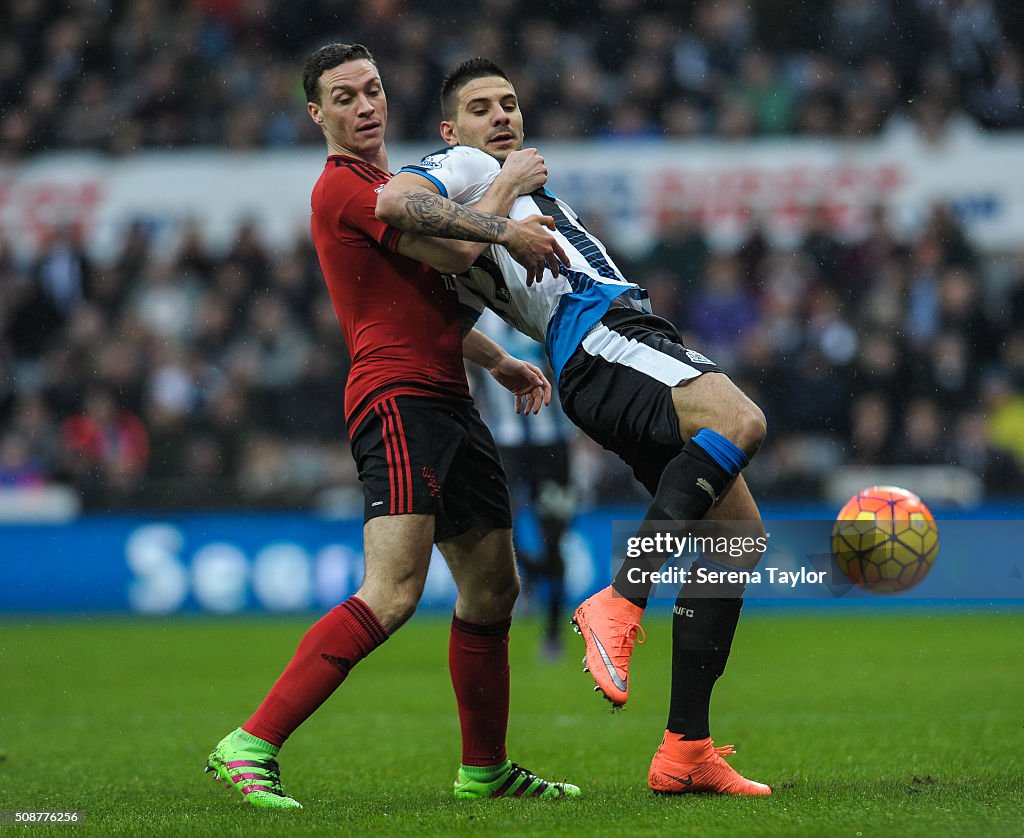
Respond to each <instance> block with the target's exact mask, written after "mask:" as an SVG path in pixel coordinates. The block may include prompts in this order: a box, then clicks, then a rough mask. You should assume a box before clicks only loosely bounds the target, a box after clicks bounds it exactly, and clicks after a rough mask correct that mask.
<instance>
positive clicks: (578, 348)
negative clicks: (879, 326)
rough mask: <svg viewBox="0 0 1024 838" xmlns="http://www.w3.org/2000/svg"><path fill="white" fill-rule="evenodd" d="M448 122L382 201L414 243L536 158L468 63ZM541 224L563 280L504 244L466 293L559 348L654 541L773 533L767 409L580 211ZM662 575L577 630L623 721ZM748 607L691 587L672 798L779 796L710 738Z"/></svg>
mask: <svg viewBox="0 0 1024 838" xmlns="http://www.w3.org/2000/svg"><path fill="white" fill-rule="evenodd" d="M441 108H442V116H443V121H442V122H441V136H442V138H443V139H444V141H445V142H446V143H447V144H448V148H446V149H444V150H443V151H440V152H438V153H436V154H432V155H428V156H427V157H425V158H424V159H423V160H422V161H421V162H420V163H419V164H416V165H410V166H406V167H404V168H403V169H402V170H401V171H400V172H399V173H398V174H397V175H396V177H395V178H393V179H392V180H391V181H390V182H389V184H388V185H387V186H386V187H385V188H384V189H383V190H382V192H381V195H380V199H379V200H378V204H377V215H378V217H379V218H381V219H382V220H386V221H388V222H389V223H391V224H393V225H395V226H396V227H400V228H401V229H404V230H407V231H410V232H417V233H421V234H425V235H437V236H446V235H448V233H446V232H445V231H444V228H445V226H446V223H445V219H446V218H447V216H448V214H450V213H452V212H453V211H454V209H453V207H454V206H457V205H462V204H465V205H470V206H471V205H474V204H476V205H477V206H479V204H477V202H478V201H479V199H480V197H481V196H482V195H483V194H484V193H485V192H486V190H487V189H488V187H489V185H490V183H491V182H492V181H493V180H494V179H495V178H496V177H498V176H499V174H500V172H501V171H502V169H503V166H504V165H509V164H510V163H511V164H515V163H517V162H518V155H520V154H533V153H536V150H535V149H527V150H523V116H522V113H521V111H520V108H519V101H518V99H517V97H516V94H515V89H514V88H513V86H512V84H511V82H510V81H509V79H508V77H507V76H506V75H505V73H504V72H503V71H502V70H501V69H500V68H499V67H497V66H496V65H495V64H493V63H492V62H490V61H488V60H486V59H482V58H478V59H473V60H470V61H467V62H464V63H463V64H462V65H460V66H459V67H458V68H456V69H455V70H454V71H453V72H452V73H450V74H449V75H448V77H447V78H446V79H445V82H444V84H443V86H442V90H441ZM536 213H542V214H544V215H547V216H551V217H552V218H554V219H555V226H556V233H555V236H556V238H557V239H558V240H559V242H560V244H561V246H562V249H563V251H564V253H565V254H566V255H567V257H568V258H567V259H565V260H562V264H561V265H560V266H559V268H558V273H557V275H552V276H551V277H547V276H545V277H544V278H543V279H542V281H540V282H538V283H535V282H534V280H535V279H536V277H535V276H532V275H530V274H529V273H528V272H527V271H524V270H522V269H520V267H518V266H517V264H516V261H515V260H514V259H513V258H511V257H510V255H509V253H508V252H507V250H506V249H505V248H502V247H501V246H500V242H498V241H497V239H496V238H493V239H492V240H491V241H492V242H493V246H492V247H490V248H489V249H488V251H487V252H486V253H485V254H484V256H483V257H482V258H481V259H480V260H478V261H477V263H476V264H475V265H474V267H473V268H472V269H471V270H470V271H468V272H467V273H466V274H463V275H462V276H460V277H459V281H460V283H461V284H462V285H463V287H464V288H465V289H467V290H469V291H470V292H471V294H472V298H475V300H476V303H477V306H478V307H479V306H483V305H486V306H488V307H490V308H492V309H493V310H494V311H495V312H496V313H497V314H499V315H500V316H501V317H503V318H504V319H505V320H506V321H507V322H508V323H510V324H512V325H513V326H515V327H516V328H517V329H519V330H520V331H522V332H523V333H524V334H527V335H529V336H530V337H532V338H534V339H535V340H538V341H540V342H543V343H544V344H545V346H546V348H547V352H548V357H549V359H550V362H551V366H552V369H553V370H554V372H555V376H556V379H557V385H558V392H559V395H560V397H561V401H562V406H563V408H564V409H565V412H566V414H567V415H568V416H569V418H570V419H571V420H572V421H573V422H574V423H575V424H576V425H577V426H578V427H579V428H580V429H581V430H583V431H584V432H585V433H586V434H588V435H589V436H590V437H591V438H593V439H594V440H595V441H597V442H598V443H600V444H601V445H603V446H604V447H605V448H607V449H608V450H611V451H614V452H615V453H616V454H618V455H619V456H620V457H621V458H622V459H623V460H624V461H625V462H626V463H628V464H629V465H630V466H631V467H632V469H633V472H634V474H635V475H636V477H637V479H638V480H639V481H640V482H641V483H643V484H644V486H645V487H646V488H647V489H648V491H650V493H651V495H652V503H651V505H650V507H649V509H648V512H647V515H646V518H645V521H644V524H643V525H642V529H641V531H645V530H646V531H652V532H653V531H654V530H655V529H656V523H655V522H658V521H696V520H700V519H703V518H705V517H708V518H713V519H718V520H722V521H742V522H747V523H748V524H749V526H748V527H747V528H746V529H745V530H744V532H745V533H746V534H750V533H752V532H753V531H754V530H756V532H755V533H754V534H756V533H759V532H761V518H760V514H759V512H758V509H757V505H756V504H755V502H754V500H753V498H752V496H751V494H750V491H749V489H748V488H747V485H746V482H745V481H744V479H743V476H742V474H741V471H742V469H743V468H744V467H745V466H746V465H747V464H748V463H749V461H750V457H752V456H753V455H754V454H755V453H756V452H757V449H758V448H759V446H760V444H761V442H762V440H763V439H764V434H765V420H764V415H763V414H762V412H761V410H760V409H759V408H758V407H757V406H756V405H755V404H754V403H753V402H752V401H751V400H750V399H749V398H748V397H747V396H746V395H744V394H743V393H742V392H741V391H740V389H739V388H738V387H736V385H735V384H734V383H733V382H732V381H731V380H730V379H729V377H728V376H727V375H724V374H722V373H723V371H722V370H721V369H720V368H719V367H718V366H717V365H716V364H715V363H714V362H713V361H711V360H710V359H708V358H706V357H705V356H704V355H702V354H701V353H699V352H697V351H695V350H693V349H690V348H687V347H685V346H683V344H682V341H681V339H680V337H679V334H678V332H677V331H676V329H675V327H674V326H672V324H671V323H669V322H668V321H666V320H663V319H662V318H659V317H656V316H655V315H653V314H652V313H651V312H650V308H649V306H648V304H647V300H646V293H645V292H644V291H643V289H641V288H640V287H638V286H637V285H636V284H635V283H632V282H630V281H629V280H628V279H626V278H625V277H624V276H623V274H622V272H621V271H620V270H619V268H618V267H617V266H616V264H615V262H614V260H613V259H612V258H611V256H610V255H609V254H608V251H607V250H606V248H605V247H604V245H603V244H602V243H601V242H600V241H599V240H598V239H597V238H596V237H595V236H594V235H593V234H591V233H590V232H589V231H588V230H587V229H586V227H585V226H584V225H583V224H582V223H581V222H580V220H579V218H578V217H577V216H576V213H575V212H574V211H573V210H572V208H571V207H569V206H568V205H567V204H566V203H565V202H564V201H561V200H560V199H559V198H557V197H556V196H555V195H553V194H552V193H551V192H550V191H549V190H548V189H546V188H540V189H537V190H535V191H533V192H531V193H530V194H528V195H524V196H522V197H520V198H519V199H518V200H516V202H515V204H514V205H513V207H512V210H511V212H510V217H511V218H512V219H524V218H527V217H530V216H532V215H534V214H536ZM759 560H760V554H757V553H749V554H746V555H744V556H743V557H741V558H739V559H737V558H733V557H722V556H709V555H705V556H703V557H701V558H700V559H698V560H697V562H696V563H695V565H697V566H698V567H700V566H702V567H704V568H705V569H707V570H717V571H729V570H743V569H749V568H750V567H753V566H754V565H756V563H757V562H758V561H759ZM662 561H663V557H661V556H654V555H646V556H644V557H642V558H640V559H636V560H633V561H628V560H627V561H626V562H625V563H624V564H623V565H622V566H621V568H620V570H619V571H618V573H617V574H616V577H615V579H614V581H613V582H612V584H611V586H609V587H608V588H606V589H604V590H603V591H600V592H599V593H598V594H595V595H594V596H593V597H591V598H590V599H588V600H586V601H585V602H584V603H582V604H581V605H580V607H579V608H578V609H577V610H576V613H575V616H574V622H575V623H576V626H577V628H578V630H579V631H580V633H581V634H582V635H583V639H584V641H585V643H586V658H585V662H586V665H587V668H588V670H589V671H590V672H591V674H592V675H593V677H594V680H595V681H596V684H597V688H598V689H599V690H600V691H601V692H603V693H604V695H605V696H606V697H607V698H608V699H609V700H610V701H611V702H612V703H613V704H614V705H616V706H621V705H623V704H625V703H626V701H627V699H628V696H629V692H628V690H629V661H630V656H631V654H632V651H633V646H634V642H635V639H636V638H637V636H638V635H639V634H640V632H641V629H640V620H641V618H642V616H643V610H644V608H645V607H646V605H647V598H648V596H649V594H650V588H651V586H650V585H649V584H644V583H641V584H637V583H635V582H633V581H631V580H630V579H629V577H628V574H629V571H630V570H631V569H642V570H652V569H656V568H657V567H658V566H660V565H661V563H662ZM695 570H696V568H695ZM697 575H698V574H697V573H694V574H693V576H695V577H696V576H697ZM742 594H743V586H742V585H734V584H724V583H723V584H720V585H714V586H711V585H706V584H704V585H699V584H689V585H686V586H684V587H683V589H682V591H681V592H680V595H679V598H678V599H677V601H676V604H675V607H674V609H673V629H672V637H673V656H672V690H671V697H670V702H669V713H668V721H667V724H666V729H665V732H664V735H663V737H662V741H661V745H660V746H659V748H658V749H657V752H656V753H655V755H654V759H653V760H652V763H651V768H650V772H649V775H648V783H649V785H650V787H651V789H652V790H654V791H655V792H657V793H662V794H683V793H693V792H716V793H721V794H737V795H767V794H771V789H770V788H769V787H768V786H767V785H764V784H763V783H757V782H754V781H751V780H748V779H746V778H745V777H742V776H741V775H740V774H739V773H737V772H736V771H735V770H734V769H733V768H732V767H731V766H730V765H729V764H728V763H727V762H726V761H725V760H724V759H723V757H724V756H726V755H727V754H730V753H732V748H731V746H720V747H717V748H716V747H715V746H714V743H713V742H712V739H711V733H710V722H709V713H710V702H711V692H712V689H713V687H714V684H715V681H716V680H717V679H718V677H719V676H720V675H721V674H722V672H723V671H724V669H725V665H726V661H727V660H728V657H729V651H730V649H731V645H732V638H733V635H734V632H735V630H736V625H737V622H738V620H739V615H740V610H741V608H742V603H743V600H742ZM641 637H642V635H641Z"/></svg>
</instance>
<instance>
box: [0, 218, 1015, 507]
mask: <svg viewBox="0 0 1024 838" xmlns="http://www.w3.org/2000/svg"><path fill="white" fill-rule="evenodd" d="M621 261H623V260H620V262H621ZM623 266H624V268H625V269H626V271H627V275H629V276H632V277H635V278H636V280H637V281H638V282H640V283H641V284H643V285H645V286H646V287H647V288H648V289H649V290H650V293H651V299H652V303H653V305H654V308H655V310H656V311H658V312H659V313H661V314H663V315H664V316H666V317H668V318H670V319H672V320H673V321H674V322H676V323H677V324H679V325H680V327H681V329H682V330H683V332H684V334H685V335H686V336H687V341H688V343H689V345H691V346H694V347H696V348H698V349H699V350H700V351H702V352H704V353H705V354H707V355H709V356H710V357H712V358H713V359H715V360H716V361H718V362H719V363H720V364H721V365H722V366H723V367H725V368H726V369H727V370H729V371H730V372H731V373H732V374H733V375H734V377H735V378H736V379H737V381H738V382H739V383H740V384H741V386H743V387H744V389H746V390H747V391H748V392H749V393H750V394H751V395H752V396H753V397H754V398H755V399H756V400H757V401H758V403H759V404H760V405H761V406H762V407H763V408H764V410H765V413H766V414H767V417H768V423H769V437H768V441H767V442H766V444H765V447H764V448H763V450H762V451H761V453H760V454H759V456H758V457H757V458H755V460H754V463H753V464H752V466H751V467H750V469H749V470H748V472H747V473H748V479H749V480H750V481H751V483H752V484H753V486H754V488H755V489H756V491H758V492H760V493H763V495H764V496H765V497H771V498H774V499H778V498H784V497H789V496H794V497H816V496H820V494H821V492H822V488H823V486H824V483H825V481H826V480H827V478H828V476H829V474H830V473H832V472H833V471H835V469H836V468H837V467H838V466H840V465H843V464H846V463H852V464H866V465H874V464H882V465H884V464H921V465H924V464H943V463H950V464H956V465H961V466H964V467H965V468H967V469H970V470H971V471H973V472H974V473H976V474H977V475H979V477H981V478H982V480H983V481H984V483H985V486H986V489H987V491H988V492H989V494H991V495H1000V494H1012V493H1022V492H1024V251H1022V253H1021V254H1020V255H1019V256H1018V258H1017V259H1016V261H1015V262H1013V263H1007V264H1006V265H1005V266H1004V270H1002V271H993V270H991V268H990V266H988V265H986V264H985V263H983V262H982V261H981V260H980V259H979V258H978V256H977V254H976V253H975V252H974V250H973V248H972V247H971V245H970V242H969V241H967V240H966V239H965V237H964V235H963V234H962V232H961V230H960V228H959V227H958V225H957V224H956V223H955V221H954V220H953V219H952V217H951V216H950V215H949V214H947V213H946V212H945V211H943V210H936V211H935V212H934V214H933V216H932V217H931V219H930V221H929V223H928V224H927V225H926V227H925V229H924V230H923V232H922V233H921V234H920V235H919V236H918V237H917V238H915V239H914V240H913V241H909V242H903V241H897V240H896V239H895V238H894V237H893V235H892V234H891V232H890V230H889V227H888V225H887V223H886V218H885V215H884V213H882V212H881V211H879V212H878V213H876V214H875V217H874V219H873V224H872V229H871V231H870V233H869V234H868V236H867V237H866V238H864V239H863V240H859V241H857V242H856V243H848V242H844V241H842V240H840V239H838V238H837V237H836V236H835V234H834V233H833V232H832V229H831V227H830V225H829V223H828V217H827V215H826V214H825V213H824V212H821V213H818V214H817V215H816V216H815V219H814V222H813V223H812V225H811V227H810V229H809V230H808V234H807V236H806V238H805V239H804V241H803V243H802V244H801V245H800V246H799V247H798V248H795V249H794V248H785V249H782V248H775V247H773V246H772V245H770V244H769V243H768V242H767V241H766V240H765V238H764V237H763V236H762V235H761V234H760V233H759V232H758V231H757V229H756V228H755V229H754V231H753V233H752V235H750V237H749V238H748V239H747V240H746V242H745V243H744V244H743V245H742V247H740V248H739V249H738V250H737V251H735V252H730V253H722V252H716V251H713V250H712V249H711V248H710V247H709V245H708V243H707V241H706V239H705V237H704V235H703V233H702V231H701V229H700V227H699V226H698V225H697V224H696V223H695V219H694V218H692V217H690V216H687V215H685V214H680V215H678V216H676V217H672V218H669V219H667V221H666V224H665V227H664V229H663V230H662V234H661V237H660V238H659V239H658V240H657V242H656V243H655V245H654V247H653V248H652V249H651V250H650V251H649V252H647V253H646V254H644V255H643V256H642V258H639V259H636V260H635V261H633V262H631V263H630V262H624V263H623ZM347 363H348V361H347V356H346V353H345V349H344V346H343V344H342V341H341V339H340V331H339V329H338V325H337V323H336V320H335V316H334V312H333V309H332V307H331V304H330V301H329V300H328V298H327V295H326V291H325V288H324V285H323V280H322V277H321V275H320V271H319V266H318V263H317V261H316V257H315V254H314V252H313V251H312V249H311V247H310V244H309V242H308V239H307V237H305V236H299V237H298V238H297V239H296V241H295V243H294V245H293V246H292V247H291V248H290V249H286V250H284V251H274V250H272V249H270V248H269V247H268V246H267V245H266V244H265V243H264V242H263V241H261V239H260V236H259V235H258V234H257V232H256V230H255V228H254V227H253V226H251V225H242V226H241V227H240V229H239V230H238V231H237V236H236V237H235V241H234V243H233V245H232V246H231V248H230V249H229V250H228V251H227V252H226V253H223V254H219V255H215V254H214V253H212V252H211V251H210V249H209V248H208V247H207V245H206V243H205V242H204V239H203V235H202V232H201V230H199V229H196V228H193V229H191V230H190V231H189V232H188V233H187V234H186V235H185V236H184V238H183V240H182V242H181V244H180V246H179V247H178V248H177V249H176V250H175V251H174V252H173V253H171V254H170V255H165V254H162V253H157V252H156V251H155V250H154V248H153V246H152V242H151V237H150V235H149V233H148V231H147V229H146V228H145V227H144V226H142V225H136V226H135V227H133V228H132V229H131V230H130V232H129V233H128V235H126V236H125V238H124V241H123V242H122V245H121V248H120V252H119V254H118V256H117V258H116V259H114V260H113V261H111V262H110V263H109V264H103V265H98V264H95V263H94V262H93V261H91V259H90V257H89V256H88V255H87V253H86V251H85V249H84V248H83V246H82V242H81V241H79V240H78V238H77V235H76V231H75V230H74V229H72V228H64V229H56V230H54V231H53V234H52V236H51V238H50V240H49V241H48V242H47V243H46V245H45V246H44V247H43V248H42V249H41V250H40V252H39V253H38V255H37V256H36V258H35V259H34V260H33V261H32V262H31V263H28V264H22V263H20V262H19V261H18V260H17V259H15V258H14V257H13V256H12V253H11V249H10V248H9V246H7V245H6V244H5V243H3V242H2V241H0V369H3V370H4V372H5V374H4V375H3V376H0V388H2V390H0V486H35V485H42V484H46V483H49V482H51V481H62V482H65V483H70V484H71V485H73V486H75V487H76V488H77V489H78V490H79V491H80V492H81V494H82V496H83V497H84V499H85V501H86V504H87V506H88V507H91V508H125V507H146V508H157V507H164V508H167V507H196V506H200V507H217V506H237V505H239V504H241V505H244V506H249V507H258V506H262V505H269V506H280V505H288V506H293V505H297V504H298V505H310V504H313V503H321V502H323V501H324V500H325V494H324V493H325V492H327V493H329V495H330V499H331V502H332V504H333V505H334V506H336V507H337V506H339V505H341V506H344V505H345V504H346V503H347V504H348V507H347V508H348V509H349V510H350V511H351V510H352V509H355V510H358V509H359V508H361V500H360V498H361V495H360V493H359V490H358V488H357V484H356V476H355V473H354V466H353V463H352V459H351V456H350V454H349V452H348V446H347V445H346V444H345V426H344V419H343V410H342V407H343V386H344V380H345V374H346V368H347ZM575 446H576V454H577V458H576V462H577V467H576V473H577V476H578V477H579V479H580V481H581V484H582V485H581V488H582V489H583V490H584V491H585V494H586V499H587V500H590V501H592V502H600V501H603V500H604V501H608V500H610V501H622V500H623V499H624V497H625V496H624V489H623V487H624V485H625V484H624V482H623V480H622V467H621V466H619V465H618V464H617V461H616V459H615V458H614V457H612V456H611V455H607V454H604V453H602V452H599V451H597V450H595V447H594V446H593V445H592V444H591V443H589V442H588V441H586V440H584V439H578V440H577V441H576V443H575ZM626 482H627V483H628V481H626Z"/></svg>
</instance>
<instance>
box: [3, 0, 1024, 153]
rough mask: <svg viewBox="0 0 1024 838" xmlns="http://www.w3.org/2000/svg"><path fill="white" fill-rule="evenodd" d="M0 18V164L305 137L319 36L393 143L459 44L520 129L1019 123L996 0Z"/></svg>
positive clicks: (69, 2) (153, 6)
mask: <svg viewBox="0 0 1024 838" xmlns="http://www.w3.org/2000/svg"><path fill="white" fill-rule="evenodd" d="M0 33H2V35H0V115H2V119H0V161H3V160H18V159H22V158H24V157H25V156H27V155H30V154H32V153H33V152H36V151H42V150H48V149H58V148H59V149H65V148H78V149H95V150H100V151H103V152H107V153H111V154H118V155H124V154H130V153H132V152H134V151H136V150H138V149H143V148H169V147H171V148H173V147H182V146H193V145H217V146H221V147H229V148H249V147H277V146H287V145H293V144H301V143H312V144H317V143H319V142H320V136H319V134H318V132H316V131H315V130H313V129H314V126H313V125H312V123H311V121H310V120H309V119H308V118H307V117H306V115H305V108H304V96H303V94H302V90H301V85H300V81H299V74H300V70H301V65H302V62H303V60H304V59H305V57H306V56H307V55H308V54H309V53H310V52H311V51H312V50H313V49H315V48H316V47H318V46H320V45H321V44H323V43H325V42H327V41H331V40H345V41H360V42H363V43H365V44H367V45H368V46H369V47H370V48H371V50H372V51H373V52H374V53H375V55H376V56H377V58H378V61H379V62H380V64H381V66H382V72H383V75H384V79H385V84H386V88H387V92H388V98H389V100H390V104H391V127H390V129H389V130H390V136H391V137H392V139H395V140H397V139H407V140H418V139H435V138H436V137H437V129H436V126H437V122H438V120H439V108H438V104H437V101H438V93H437V92H438V89H439V85H440V80H441V78H442V75H443V73H444V72H446V71H447V70H448V69H451V68H452V67H453V66H454V65H455V64H456V63H458V62H459V61H461V60H463V59H465V58H468V57H472V56H474V55H484V56H487V57H490V58H492V59H493V60H495V61H497V62H498V63H499V64H501V65H502V66H503V67H505V69H506V70H507V71H508V72H509V73H510V74H511V76H512V79H513V81H514V82H515V84H516V86H517V88H518V90H519V92H520V95H521V96H522V98H523V99H524V100H525V101H527V102H529V103H530V107H529V113H528V116H529V123H528V125H527V131H528V133H529V134H530V135H531V136H533V137H537V138H549V139H555V138H557V139H576V138H582V137H585V138H588V139H595V138H620V137H625V138H637V137H693V136H710V137H716V138H722V139H744V138H749V137H755V136H769V135H801V136H834V137H857V138H862V137H869V136H874V135H877V134H879V133H880V132H883V131H890V130H891V131H899V130H906V129H908V128H909V129H910V130H915V131H918V132H920V133H922V134H923V135H924V136H926V137H930V138H935V137H939V136H943V135H945V133H946V132H947V131H948V130H950V128H953V129H967V130H972V129H978V128H1007V127H1020V126H1021V125H1022V124H1024V109H1022V106H1024V60H1022V42H1024V10H1022V7H1021V4H1020V3H1017V2H1015V0H901V1H900V2H896V0H824V2H809V1H808V0H758V2H747V0H565V2H559V3H549V2H540V0H448V2H446V3H444V4H441V5H438V4H436V3H427V2H425V0H366V2H360V3H350V2H342V0H287V2H286V0H186V2H177V1H175V2H171V0H9V2H5V3H4V4H2V5H0Z"/></svg>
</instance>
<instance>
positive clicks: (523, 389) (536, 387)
mask: <svg viewBox="0 0 1024 838" xmlns="http://www.w3.org/2000/svg"><path fill="white" fill-rule="evenodd" d="M462 354H463V357H465V358H466V360H468V361H472V362H473V363H475V364H479V365H480V366H482V367H483V368H484V369H486V370H487V371H488V372H489V373H490V374H491V377H492V378H494V380H495V381H497V382H498V383H499V384H500V385H501V386H502V387H504V388H505V389H506V390H508V391H509V392H510V393H512V394H513V395H514V396H515V399H516V401H515V406H516V413H534V414H536V413H539V412H540V409H541V408H542V407H544V406H546V405H549V404H551V382H550V381H548V379H547V377H546V376H545V375H544V373H543V372H542V371H541V370H540V368H539V367H536V366H534V365H533V364H530V363H527V362H526V361H522V360H520V359H519V358H515V357H513V356H512V355H509V354H508V352H506V351H505V350H504V349H503V348H502V347H501V346H499V345H498V344H497V343H495V342H494V341H493V340H491V339H490V338H489V337H487V335H485V334H484V333H483V332H481V331H479V330H477V329H470V330H469V332H468V333H467V334H466V336H465V337H464V338H463V340H462Z"/></svg>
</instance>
